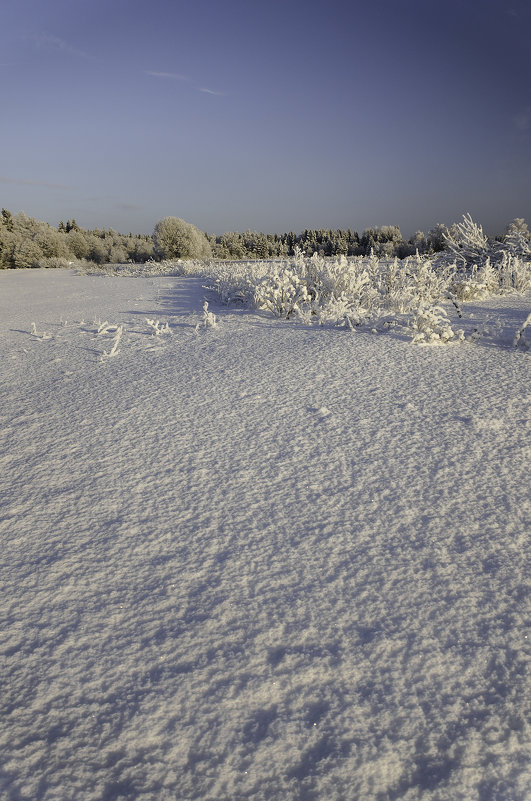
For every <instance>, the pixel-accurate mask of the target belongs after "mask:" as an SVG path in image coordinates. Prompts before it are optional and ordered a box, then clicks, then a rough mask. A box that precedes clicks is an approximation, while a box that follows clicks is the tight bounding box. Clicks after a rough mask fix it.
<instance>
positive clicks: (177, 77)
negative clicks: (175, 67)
mask: <svg viewBox="0 0 531 801" xmlns="http://www.w3.org/2000/svg"><path fill="white" fill-rule="evenodd" d="M145 74H146V75H151V76H152V77H153V78H165V79H169V80H172V81H181V82H183V83H189V84H192V87H193V88H194V89H195V90H196V91H197V92H203V93H204V94H207V95H216V96H217V97H223V96H224V95H225V92H217V91H215V90H214V89H207V87H206V86H198V85H197V84H194V82H193V81H192V79H191V78H189V77H188V76H187V75H182V74H181V73H179V72H157V71H155V70H146V71H145Z"/></svg>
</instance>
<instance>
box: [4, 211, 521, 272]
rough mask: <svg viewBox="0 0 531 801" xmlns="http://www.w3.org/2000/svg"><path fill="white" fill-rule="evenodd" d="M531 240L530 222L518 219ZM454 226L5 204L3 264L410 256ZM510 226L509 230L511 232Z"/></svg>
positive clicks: (436, 244) (437, 244)
mask: <svg viewBox="0 0 531 801" xmlns="http://www.w3.org/2000/svg"><path fill="white" fill-rule="evenodd" d="M516 223H518V224H519V225H520V226H522V225H523V226H524V231H523V235H524V237H525V238H526V240H527V241H529V231H528V229H527V226H526V225H525V222H524V220H520V219H519V220H515V221H513V223H510V224H509V226H508V227H507V232H508V231H509V228H510V227H511V226H512V227H513V228H514V226H515V224H516ZM451 231H452V228H450V229H448V228H447V227H446V226H445V225H442V224H438V225H436V226H435V227H434V228H432V229H431V230H430V231H429V232H428V233H427V234H425V233H423V232H422V231H417V232H416V233H415V234H414V236H412V237H411V238H410V239H407V240H405V239H404V238H403V236H402V234H401V231H400V228H399V227H398V226H397V225H383V226H380V227H375V228H366V229H365V230H364V231H363V233H362V234H358V232H357V231H354V230H351V229H350V228H348V229H346V230H344V229H340V228H337V229H328V228H320V229H309V228H307V229H305V230H304V231H302V232H301V233H299V234H296V233H295V232H293V231H290V232H288V233H283V234H264V233H262V232H259V231H246V232H245V233H238V232H232V231H231V232H227V233H224V234H221V235H219V236H218V235H211V234H208V233H204V232H202V231H200V230H199V229H198V228H196V227H195V226H194V225H192V224H191V223H188V222H185V221H184V220H182V219H180V218H177V217H164V218H163V219H162V220H159V222H158V223H157V224H156V226H155V229H154V231H153V234H152V235H150V234H135V235H133V234H132V233H129V234H119V233H117V232H116V231H114V230H113V229H112V228H108V229H104V228H102V229H97V228H96V229H84V228H81V227H80V226H79V225H78V224H77V222H76V221H75V219H72V220H67V222H66V223H65V222H63V221H61V222H59V225H58V226H57V227H56V228H55V227H53V226H52V225H50V224H49V223H46V222H40V221H38V220H35V219H34V218H33V217H27V216H26V215H25V214H24V212H20V213H19V214H11V212H10V211H8V210H7V209H2V213H1V216H0V269H1V268H26V267H63V266H68V265H69V264H70V263H72V262H75V261H80V260H82V261H83V260H84V261H88V262H93V263H95V264H120V263H126V262H132V263H142V262H145V261H148V260H150V259H154V260H162V259H178V258H183V259H187V258H188V259H204V258H215V259H249V260H254V259H274V258H283V257H288V256H292V255H293V254H294V252H295V249H299V250H300V251H301V252H302V253H304V255H306V256H312V255H313V254H314V253H317V254H319V255H321V256H341V255H345V256H366V255H369V254H370V253H371V252H372V253H374V254H375V255H376V256H378V257H380V258H393V257H395V256H397V257H398V258H405V257H406V256H410V255H414V254H415V253H416V252H417V251H418V252H419V253H422V254H431V253H437V252H439V251H442V250H444V249H445V247H446V243H447V237H448V233H449V232H450V233H451ZM507 232H506V234H507Z"/></svg>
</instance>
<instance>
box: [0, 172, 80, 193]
mask: <svg viewBox="0 0 531 801" xmlns="http://www.w3.org/2000/svg"><path fill="white" fill-rule="evenodd" d="M0 184H16V185H18V186H40V187H42V188H43V189H69V190H70V189H75V187H73V186H65V185H64V184H54V183H52V182H51V181H28V180H26V179H25V178H11V177H10V176H8V175H0Z"/></svg>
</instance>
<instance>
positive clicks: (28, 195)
mask: <svg viewBox="0 0 531 801" xmlns="http://www.w3.org/2000/svg"><path fill="white" fill-rule="evenodd" d="M530 30H531V4H530V3H529V1H528V0H484V1H483V2H480V1H479V0H478V1H477V2H467V0H459V1H458V0H447V1H446V2H438V0H394V2H391V0H370V2H363V3H361V2H356V0H351V2H348V3H347V2H337V1H336V0H326V2H321V1H320V0H319V1H312V0H306V1H305V2H302V0H296V1H294V0H283V1H282V2H281V1H280V0H268V2H262V1H261V0H258V1H256V2H253V0H217V2H214V0H193V2H180V1H179V0H175V1H174V2H171V0H167V1H166V2H162V0H150V2H139V0H104V1H103V0H90V1H89V0H68V1H67V0H3V3H2V22H1V26H0V67H1V74H2V81H1V83H0V98H1V109H2V113H1V115H0V133H1V139H0V141H1V143H2V147H1V155H0V205H1V206H3V207H5V208H8V209H9V210H10V211H12V212H18V211H20V210H24V211H25V212H26V214H28V215H30V216H33V217H36V218H37V219H41V220H47V221H48V222H50V223H52V224H53V225H57V223H58V222H59V220H60V219H63V220H66V219H67V218H72V217H75V218H76V220H77V221H78V223H79V224H80V225H82V226H83V227H86V228H92V227H103V226H104V227H113V228H115V229H117V230H119V231H122V232H125V233H127V232H128V231H133V232H137V231H138V232H143V233H151V231H152V230H153V227H154V225H155V223H156V221H157V220H159V219H160V218H161V217H164V216H167V215H174V216H177V217H183V218H184V219H186V220H188V221H190V222H192V223H194V224H195V225H197V226H198V227H199V228H201V229H202V230H207V231H209V232H210V233H222V232H224V231H229V230H237V231H244V230H247V229H252V230H262V231H267V232H269V231H271V232H273V231H276V232H281V231H288V230H293V231H296V232H298V231H301V230H302V229H304V228H321V227H323V228H329V227H331V228H347V227H351V228H353V229H356V230H358V231H360V232H361V231H362V230H363V229H364V228H366V227H368V226H373V225H400V227H401V229H402V233H403V234H404V235H407V236H410V235H411V234H412V233H414V231H415V230H417V229H422V230H428V229H429V228H431V227H432V226H434V225H435V224H436V223H437V222H444V223H451V222H454V221H456V220H460V219H461V216H462V214H463V213H465V212H470V213H471V214H472V216H473V217H474V219H476V220H477V221H479V222H481V223H482V224H483V226H484V227H485V228H486V229H487V230H488V231H489V232H491V233H501V232H503V229H504V226H505V224H506V223H507V222H508V221H509V220H511V219H513V218H514V217H517V216H518V217H525V218H526V219H527V220H528V222H531V48H530V47H529V32H530Z"/></svg>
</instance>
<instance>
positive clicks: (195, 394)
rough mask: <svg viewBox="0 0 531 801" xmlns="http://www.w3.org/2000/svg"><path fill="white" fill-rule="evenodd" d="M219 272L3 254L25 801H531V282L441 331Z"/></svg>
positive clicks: (9, 644)
mask: <svg viewBox="0 0 531 801" xmlns="http://www.w3.org/2000/svg"><path fill="white" fill-rule="evenodd" d="M203 283H204V281H202V280H201V278H199V277H164V276H157V277H138V278H128V277H121V278H116V277H103V276H80V275H76V274H75V273H74V272H72V271H43V270H31V271H3V272H2V273H0V326H1V330H0V335H1V339H0V350H1V354H2V367H1V383H0V393H1V405H0V419H1V427H0V436H1V441H2V450H1V467H2V470H1V473H0V485H1V495H0V531H1V540H0V542H1V545H2V554H1V563H2V568H1V579H2V580H1V585H0V591H1V605H0V619H1V625H0V658H1V665H2V668H1V674H0V677H1V684H2V689H1V694H0V708H1V718H0V720H1V725H0V796H1V797H2V798H5V799H9V801H37V800H39V801H74V799H75V801H81V800H82V801H118V799H135V800H137V799H138V801H148V800H149V801H169V800H170V799H171V800H172V801H174V799H178V800H179V801H181V800H182V801H185V800H186V801H188V800H190V801H192V799H202V800H203V799H205V800H206V799H208V800H209V801H229V800H230V801H243V800H244V799H245V800H249V801H251V799H252V800H253V801H262V800H264V801H265V799H267V800H268V801H281V800H282V801H290V800H293V801H295V799H297V800H300V801H321V800H322V801H340V799H341V800H343V799H346V800H347V801H357V800H358V799H359V800H360V801H364V800H365V799H367V800H368V801H373V800H374V801H399V800H400V801H402V800H403V801H457V800H458V799H462V800H463V801H495V800H496V801H525V799H528V798H529V797H530V794H531V773H530V768H529V756H530V754H529V719H530V718H529V713H530V708H529V706H530V695H531V694H530V692H529V691H530V686H529V681H528V678H527V674H526V666H527V661H526V659H527V655H528V653H529V639H528V636H529V632H528V629H527V628H526V624H528V613H529V606H528V579H529V564H528V562H527V552H526V547H527V544H528V535H529V531H530V528H531V526H530V523H531V499H530V495H529V464H530V455H531V447H530V442H531V439H530V432H531V426H530V419H531V414H530V410H531V381H530V378H531V371H530V359H531V355H530V353H529V351H528V350H526V349H525V348H523V347H514V336H515V332H516V331H517V330H518V328H519V326H521V325H522V323H523V321H525V319H526V317H527V315H528V314H529V311H530V309H531V295H530V294H529V293H528V294H527V295H526V296H524V297H519V296H516V295H512V296H508V297H504V298H491V299H487V300H484V301H481V302H477V303H471V304H469V305H468V306H467V309H466V314H465V315H464V319H463V321H462V322H461V323H460V324H461V325H462V326H463V328H464V329H465V333H466V336H467V339H465V341H464V342H458V343H450V344H448V345H445V346H441V347H430V346H425V347H422V346H418V345H416V344H412V342H411V339H410V338H408V337H406V336H404V335H402V334H401V333H400V332H399V331H396V332H393V331H392V330H391V331H389V332H387V333H382V332H381V331H378V332H377V333H371V330H370V329H368V330H366V331H365V330H361V331H357V330H349V329H348V328H341V329H336V328H333V327H326V326H325V327H322V328H317V327H310V326H307V325H304V324H302V323H301V322H296V321H295V322H291V321H288V322H286V321H280V320H277V319H274V318H273V317H271V316H270V315H268V314H267V313H265V312H259V311H252V310H248V309H235V308H230V307H229V308H227V307H223V306H220V304H219V303H216V300H215V298H214V297H213V296H212V295H211V294H209V293H208V292H207V291H206V290H205V289H204V288H203ZM205 301H206V302H207V303H208V305H206V306H205V305H204V304H205ZM474 330H481V331H482V338H481V339H479V340H478V341H477V342H474V341H473V339H474V337H471V336H470V335H471V332H472V331H474Z"/></svg>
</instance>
